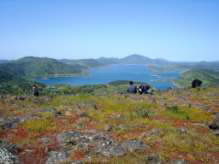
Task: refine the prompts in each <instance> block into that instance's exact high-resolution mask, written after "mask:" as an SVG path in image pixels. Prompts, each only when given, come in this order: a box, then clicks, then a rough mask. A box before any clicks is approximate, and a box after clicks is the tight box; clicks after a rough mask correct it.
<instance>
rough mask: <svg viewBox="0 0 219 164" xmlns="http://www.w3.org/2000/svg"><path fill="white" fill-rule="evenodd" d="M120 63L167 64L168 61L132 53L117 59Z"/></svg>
mask: <svg viewBox="0 0 219 164" xmlns="http://www.w3.org/2000/svg"><path fill="white" fill-rule="evenodd" d="M119 63H122V64H167V63H169V61H167V60H164V59H151V58H148V57H145V56H142V55H138V54H133V55H130V56H127V57H125V58H122V59H120V60H119Z"/></svg>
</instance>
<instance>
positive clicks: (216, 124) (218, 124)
mask: <svg viewBox="0 0 219 164" xmlns="http://www.w3.org/2000/svg"><path fill="white" fill-rule="evenodd" d="M209 128H210V129H212V130H217V129H219V113H216V115H215V119H214V120H213V122H212V123H211V124H210V125H209Z"/></svg>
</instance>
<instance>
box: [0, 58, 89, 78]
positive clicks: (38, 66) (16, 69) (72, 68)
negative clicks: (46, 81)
mask: <svg viewBox="0 0 219 164" xmlns="http://www.w3.org/2000/svg"><path fill="white" fill-rule="evenodd" d="M85 69H86V67H84V66H81V65H79V64H74V65H68V64H64V63H62V62H60V61H58V60H55V59H51V58H39V57H24V58H21V59H19V60H15V61H12V62H9V63H4V64H1V65H0V70H4V71H6V72H8V73H10V74H12V75H19V76H21V77H25V78H36V77H51V76H64V75H74V74H80V73H82V72H83V71H84V70H85Z"/></svg>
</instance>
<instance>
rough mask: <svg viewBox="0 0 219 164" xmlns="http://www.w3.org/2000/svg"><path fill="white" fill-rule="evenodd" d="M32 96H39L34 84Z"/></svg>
mask: <svg viewBox="0 0 219 164" xmlns="http://www.w3.org/2000/svg"><path fill="white" fill-rule="evenodd" d="M33 95H34V96H36V97H38V96H39V88H38V86H37V85H36V84H34V85H33Z"/></svg>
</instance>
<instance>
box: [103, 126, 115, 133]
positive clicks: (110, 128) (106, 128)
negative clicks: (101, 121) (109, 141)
mask: <svg viewBox="0 0 219 164" xmlns="http://www.w3.org/2000/svg"><path fill="white" fill-rule="evenodd" d="M112 128H113V127H112V125H106V126H105V127H104V130H105V131H108V132H109V131H111V130H112Z"/></svg>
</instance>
